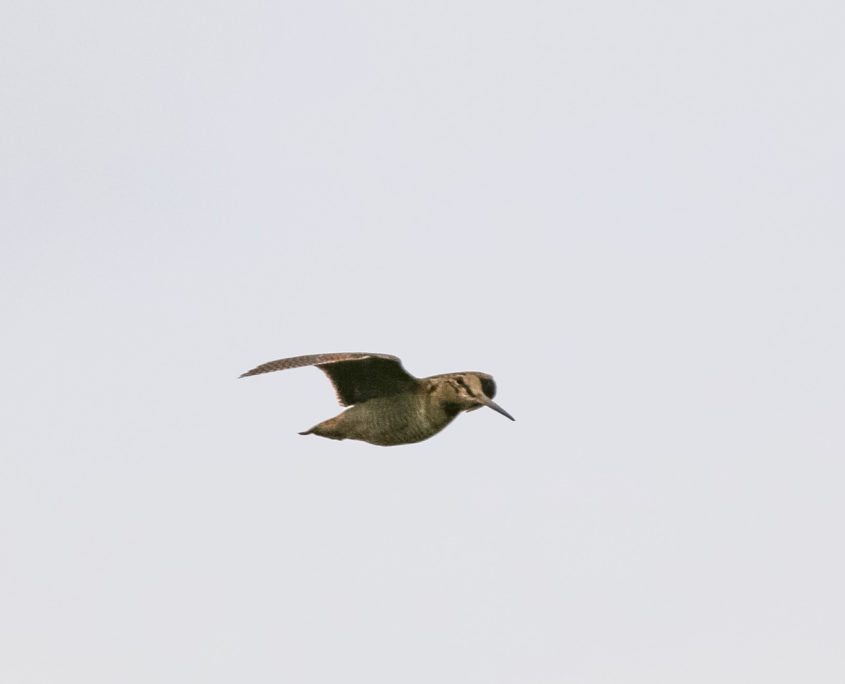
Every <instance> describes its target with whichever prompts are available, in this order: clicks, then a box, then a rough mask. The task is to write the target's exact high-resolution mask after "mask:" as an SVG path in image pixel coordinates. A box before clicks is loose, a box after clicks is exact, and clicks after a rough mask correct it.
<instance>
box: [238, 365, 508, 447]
mask: <svg viewBox="0 0 845 684" xmlns="http://www.w3.org/2000/svg"><path fill="white" fill-rule="evenodd" d="M301 366H317V368H319V369H320V370H321V371H323V372H324V373H325V374H326V375H327V376H329V380H331V382H332V384H333V385H334V387H335V390H336V391H337V398H338V400H339V401H340V404H341V406H349V407H350V408H348V409H347V410H346V411H344V412H343V413H341V414H340V415H337V416H335V417H334V418H329V419H328V420H324V421H323V422H322V423H318V424H317V425H315V426H314V427H312V428H311V429H310V430H306V431H305V432H300V433H299V434H301V435H312V434H313V435H319V436H320V437H328V438H329V439H359V440H361V441H363V442H369V443H370V444H377V445H379V446H393V445H396V444H411V443H413V442H421V441H422V440H424V439H428V438H429V437H431V436H432V435H436V434H437V433H438V432H440V431H441V430H442V429H443V428H445V427H446V426H447V425H448V424H449V423H451V422H452V421H453V420H454V419H455V417H456V416H457V415H458V414H459V413H461V411H474V410H475V409H477V408H481V407H482V406H488V407H490V408H491V409H493V410H494V411H498V412H499V413H501V414H502V415H503V416H505V417H506V418H510V419H511V420H515V419H514V417H513V416H511V415H510V414H509V413H508V412H507V411H505V409H503V408H502V407H501V406H499V405H498V404H497V403H496V402H495V401H493V397H494V396H496V383H495V382H493V378H492V376H490V375H487V373H477V372H465V373H446V374H444V375H432V376H431V377H429V378H415V377H414V376H413V375H411V374H410V373H408V372H407V371H406V370H405V369H404V368H402V362H401V361H400V360H399V359H398V358H397V357H395V356H390V355H389V354H368V353H360V352H353V353H345V354H343V353H342V354H311V355H308V356H294V357H292V358H289V359H279V360H278V361H270V362H268V363H263V364H261V365H260V366H257V367H256V368H253V369H252V370H250V371H247V372H246V373H244V374H243V375H241V377H242V378H243V377H247V376H249V375H259V374H260V373H270V372H271V371H278V370H287V369H288V368H299V367H301Z"/></svg>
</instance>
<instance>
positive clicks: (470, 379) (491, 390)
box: [433, 372, 516, 420]
mask: <svg viewBox="0 0 845 684" xmlns="http://www.w3.org/2000/svg"><path fill="white" fill-rule="evenodd" d="M436 377H437V379H440V378H442V380H443V382H442V383H438V384H440V387H439V389H440V394H441V398H442V400H444V401H446V402H447V403H450V404H453V405H454V406H455V407H456V408H457V409H458V411H475V410H476V409H479V408H481V407H482V406H487V407H488V408H491V409H493V410H494V411H497V412H499V413H501V414H502V415H503V416H505V417H506V418H510V419H511V420H516V419H515V418H514V417H513V416H512V415H511V414H510V413H508V412H507V411H505V409H503V408H502V407H501V406H499V405H498V404H497V403H496V402H495V401H493V397H495V396H496V383H495V382H494V381H493V376H491V375H487V373H476V372H466V373H449V374H448V375H441V376H436ZM433 379H434V378H433Z"/></svg>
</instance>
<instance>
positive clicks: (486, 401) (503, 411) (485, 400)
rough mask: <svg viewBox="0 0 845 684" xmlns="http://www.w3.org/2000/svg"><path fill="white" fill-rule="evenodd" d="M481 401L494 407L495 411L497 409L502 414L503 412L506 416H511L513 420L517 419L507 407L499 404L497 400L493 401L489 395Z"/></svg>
mask: <svg viewBox="0 0 845 684" xmlns="http://www.w3.org/2000/svg"><path fill="white" fill-rule="evenodd" d="M481 401H482V403H483V404H484V405H485V406H489V407H490V408H491V409H493V410H494V411H497V412H498V413H501V414H502V415H503V416H504V417H505V418H510V419H511V420H516V418H514V417H513V416H512V415H511V414H510V413H508V412H507V411H505V409H503V408H502V407H501V406H499V405H498V404H497V403H496V402H495V401H493V400H492V399H488V398H487V397H485V398H484V399H482V400H481Z"/></svg>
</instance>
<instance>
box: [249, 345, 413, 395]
mask: <svg viewBox="0 0 845 684" xmlns="http://www.w3.org/2000/svg"><path fill="white" fill-rule="evenodd" d="M302 366H317V367H318V368H319V369H320V370H321V371H323V372H324V373H325V374H326V375H328V376H329V380H331V381H332V384H333V385H334V387H335V390H337V398H338V400H339V401H340V403H341V405H342V406H351V405H352V404H360V403H361V402H364V401H367V400H368V399H373V398H374V397H387V396H390V395H393V394H399V393H401V392H406V391H409V390H411V389H413V387H414V386H415V385H416V383H417V379H416V378H415V377H414V376H413V375H410V374H409V373H408V372H407V371H406V370H405V369H404V368H402V362H401V361H400V360H399V359H398V358H397V357H395V356H390V355H389V354H368V353H364V352H349V353H341V354H310V355H308V356H294V357H292V358H289V359H279V360H278V361H270V362H268V363H262V364H261V365H260V366H257V367H256V368H253V369H252V370H250V371H247V372H246V373H244V374H243V375H241V377H242V378H244V377H247V376H249V375H258V374H260V373H270V372H272V371H277V370H287V369H288V368H300V367H302Z"/></svg>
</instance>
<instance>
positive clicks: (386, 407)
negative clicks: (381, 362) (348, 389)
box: [342, 397, 454, 446]
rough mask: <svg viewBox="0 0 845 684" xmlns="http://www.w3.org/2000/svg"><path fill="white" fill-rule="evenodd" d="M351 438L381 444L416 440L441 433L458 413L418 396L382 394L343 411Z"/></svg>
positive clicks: (348, 435) (405, 442) (392, 444)
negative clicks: (406, 396) (387, 395)
mask: <svg viewBox="0 0 845 684" xmlns="http://www.w3.org/2000/svg"><path fill="white" fill-rule="evenodd" d="M342 416H343V418H344V421H343V423H344V428H346V430H345V431H346V433H347V438H348V439H358V440H362V441H364V442H369V443H370V444H376V445H379V446H394V445H397V444H412V443H414V442H421V441H423V440H424V439H428V438H429V437H431V436H432V435H435V434H437V433H438V432H440V431H441V430H442V429H443V428H445V427H446V426H447V425H448V424H449V423H451V422H452V420H453V418H454V416H449V415H447V414H446V413H445V412H444V411H442V410H436V407H432V406H431V405H429V404H427V403H424V402H421V401H419V399H418V398H416V397H414V398H411V399H409V398H404V397H379V398H376V399H371V400H370V401H367V402H364V403H363V404H357V405H355V406H352V407H351V408H349V409H348V410H347V411H346V412H344V413H343V414H342Z"/></svg>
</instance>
